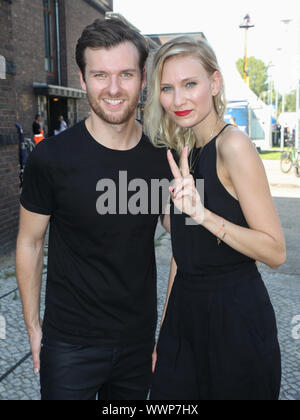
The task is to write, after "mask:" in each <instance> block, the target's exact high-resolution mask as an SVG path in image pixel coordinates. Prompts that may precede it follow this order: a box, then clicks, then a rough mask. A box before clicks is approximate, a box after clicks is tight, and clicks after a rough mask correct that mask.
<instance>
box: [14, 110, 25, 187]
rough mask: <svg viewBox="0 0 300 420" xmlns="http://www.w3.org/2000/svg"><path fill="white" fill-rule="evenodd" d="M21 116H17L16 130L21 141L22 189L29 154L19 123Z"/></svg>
mask: <svg viewBox="0 0 300 420" xmlns="http://www.w3.org/2000/svg"><path fill="white" fill-rule="evenodd" d="M19 119H20V117H19V114H18V113H17V114H16V120H17V122H16V128H17V131H18V139H19V164H20V188H22V185H23V174H24V168H25V165H26V159H27V153H26V144H25V139H24V132H23V128H22V126H21V124H20V123H19Z"/></svg>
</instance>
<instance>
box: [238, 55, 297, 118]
mask: <svg viewBox="0 0 300 420" xmlns="http://www.w3.org/2000/svg"><path fill="white" fill-rule="evenodd" d="M236 66H237V69H238V71H239V73H240V75H241V76H242V77H243V74H244V59H242V58H240V59H239V60H238V61H237V62H236ZM268 70H269V68H268V66H267V65H266V64H265V63H264V62H263V61H262V60H259V59H257V58H255V57H249V58H248V75H249V78H250V89H251V90H252V91H253V92H254V93H255V94H256V95H257V96H258V97H259V98H260V99H262V100H263V101H264V102H265V103H266V104H268V96H269V95H268V89H269V84H268ZM272 103H273V104H275V103H276V91H275V89H274V87H273V94H272ZM295 110H296V91H293V92H291V93H289V94H287V95H286V96H285V112H295ZM281 112H282V95H280V94H279V96H278V115H279V114H281Z"/></svg>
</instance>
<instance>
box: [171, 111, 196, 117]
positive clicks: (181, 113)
mask: <svg viewBox="0 0 300 420" xmlns="http://www.w3.org/2000/svg"><path fill="white" fill-rule="evenodd" d="M191 112H192V111H191V110H188V111H178V112H175V114H176V115H177V117H186V116H187V115H189V114H190V113H191Z"/></svg>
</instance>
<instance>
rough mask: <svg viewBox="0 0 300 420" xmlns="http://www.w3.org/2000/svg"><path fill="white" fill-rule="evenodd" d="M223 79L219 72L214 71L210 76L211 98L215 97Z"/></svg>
mask: <svg viewBox="0 0 300 420" xmlns="http://www.w3.org/2000/svg"><path fill="white" fill-rule="evenodd" d="M222 84H223V79H222V75H221V73H220V72H219V71H215V72H214V74H213V75H212V76H211V93H212V96H217V95H218V94H219V93H220V90H221V88H222Z"/></svg>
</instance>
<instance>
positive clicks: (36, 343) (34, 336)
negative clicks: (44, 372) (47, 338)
mask: <svg viewBox="0 0 300 420" xmlns="http://www.w3.org/2000/svg"><path fill="white" fill-rule="evenodd" d="M28 335H29V342H30V348H31V353H32V358H33V369H34V374H35V375H37V374H38V373H39V372H40V369H41V363H40V354H41V344H42V337H43V333H42V328H41V327H38V328H36V329H34V330H31V331H29V332H28Z"/></svg>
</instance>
